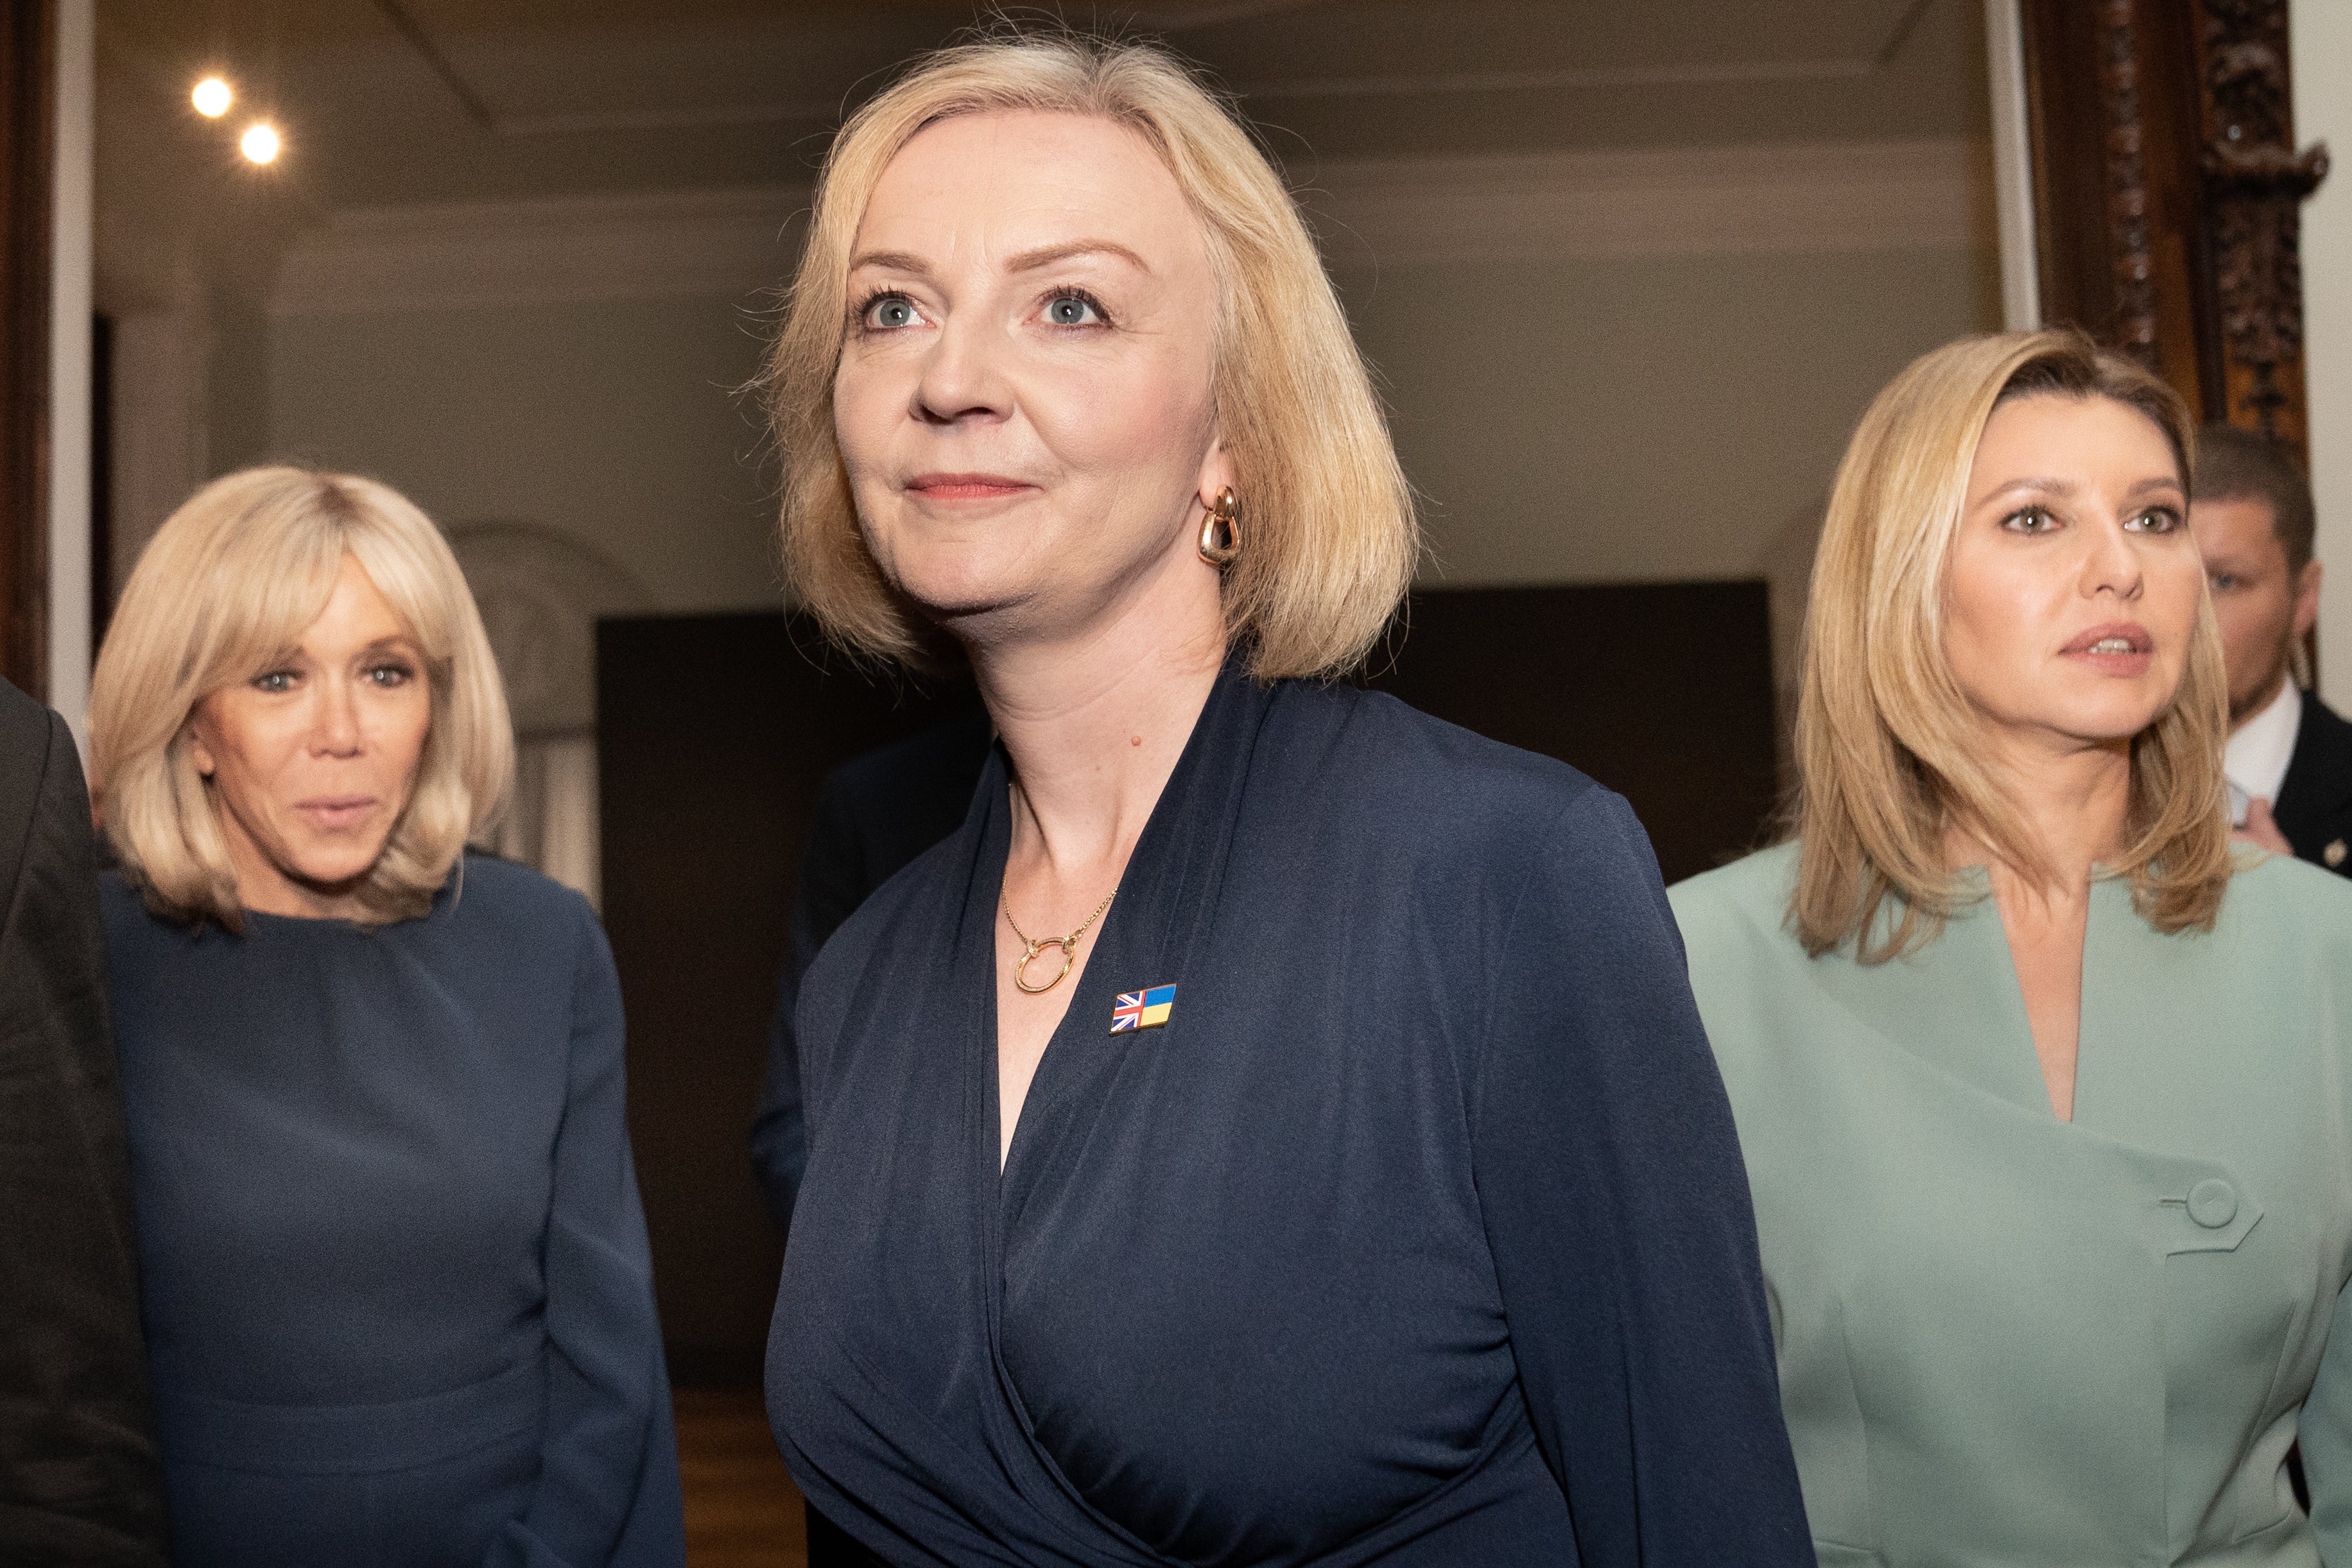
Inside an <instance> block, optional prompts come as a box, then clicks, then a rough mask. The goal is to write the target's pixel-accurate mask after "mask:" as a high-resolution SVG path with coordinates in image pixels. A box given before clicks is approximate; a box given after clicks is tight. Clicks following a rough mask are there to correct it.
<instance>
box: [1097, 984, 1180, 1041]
mask: <svg viewBox="0 0 2352 1568" xmlns="http://www.w3.org/2000/svg"><path fill="white" fill-rule="evenodd" d="M1175 1010H1176V988H1175V987H1173V986H1153V987H1150V988H1148V989H1146V990H1140V991H1121V992H1119V994H1118V1004H1117V1005H1116V1006H1114V1007H1113V1008H1112V1009H1110V1031H1111V1033H1113V1034H1126V1033H1128V1032H1129V1031H1130V1030H1139V1029H1158V1028H1159V1027H1160V1025H1161V1024H1164V1023H1166V1022H1167V1021H1168V1015H1169V1014H1170V1013H1172V1012H1174V1011H1175Z"/></svg>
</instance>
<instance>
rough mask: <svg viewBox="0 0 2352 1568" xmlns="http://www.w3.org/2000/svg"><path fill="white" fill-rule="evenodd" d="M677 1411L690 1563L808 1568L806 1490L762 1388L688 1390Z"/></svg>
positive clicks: (697, 1567) (707, 1567) (720, 1567)
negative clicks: (790, 1470)
mask: <svg viewBox="0 0 2352 1568" xmlns="http://www.w3.org/2000/svg"><path fill="white" fill-rule="evenodd" d="M677 1463H678V1471H679V1474H680V1476H681V1477H682V1478H683V1479H684V1480H685V1482H686V1562H687V1568H808V1539H807V1536H806V1533H805V1530H806V1526H805V1524H804V1522H803V1518H802V1514H801V1498H800V1493H798V1492H796V1491H794V1490H793V1479H792V1477H791V1476H789V1475H787V1474H786V1473H785V1472H784V1461H783V1460H782V1458H778V1457H777V1454H776V1440H775V1438H774V1437H772V1436H770V1435H769V1432H768V1412H767V1410H766V1408H765V1407H764V1406H762V1405H761V1401H760V1395H759V1393H758V1391H757V1390H745V1391H743V1392H741V1393H735V1392H732V1391H725V1392H722V1391H719V1390H715V1389H702V1388H682V1389H680V1390H678V1392H677Z"/></svg>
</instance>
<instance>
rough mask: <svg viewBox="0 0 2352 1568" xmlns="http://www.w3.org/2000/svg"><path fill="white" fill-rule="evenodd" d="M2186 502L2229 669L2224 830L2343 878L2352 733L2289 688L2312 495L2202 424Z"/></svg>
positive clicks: (2239, 438) (2251, 440)
mask: <svg viewBox="0 0 2352 1568" xmlns="http://www.w3.org/2000/svg"><path fill="white" fill-rule="evenodd" d="M2191 495H2192V497H2193V499H2192V500H2191V501H2190V503H2189V527H2190V529H2191V530H2192V531H2193V532H2194V533H2195V535H2196V538H2197V548H2198V549H2199V550H2200V552H2201V553H2202V554H2203V556H2204V558H2205V570H2206V574H2207V575H2208V577H2209V578H2210V580H2211V581H2212V588H2213V612H2214V614H2215V616H2216V617H2217V618H2218V619H2219V620H2220V622H2221V644H2222V649H2223V655H2224V658H2225V660H2226V662H2227V664H2228V666H2229V677H2230V743H2229V749H2228V751H2227V753H2226V755H2225V758H2224V762H2223V771H2224V772H2225V773H2226V774H2227V775H2228V777H2229V780H2230V814H2231V821H2232V822H2233V823H2234V824H2235V825H2236V826H2237V828H2238V830H2239V836H2240V837H2242V838H2244V839H2248V840H2250V841H2252V842H2255V843H2258V844H2261V845H2262V846H2263V848H2265V849H2269V850H2273V851H2275V852H2278V853H2280V854H2293V855H2295V856H2298V857H2299V858H2301V859H2304V860H2307V861H2310V862H2314V863H2315V864H2317V865H2323V866H2326V868H2327V869H2328V870H2330V871H2333V872H2336V873H2341V874H2344V875H2347V876H2352V724H2347V723H2346V722H2345V721H2344V720H2343V719H2341V718H2339V717H2337V716H2336V714H2335V712H2334V711H2333V710H2332V709H2330V708H2329V707H2328V706H2326V704H2324V703H2322V702H2321V701H2320V700H2319V698H2318V697H2317V696H2315V695H2313V694H2312V693H2310V692H2308V691H2305V690H2304V689H2302V687H2301V686H2300V685H2298V683H2297V682H2296V680H2295V679H2294V675H2295V666H2296V664H2298V662H2299V660H2300V655H2301V651H2302V648H2303V646H2304V640H2305V638H2306V637H2307V636H2309V635H2310V632H2311V628H2312V626H2313V624H2314V623H2315V622H2316V621H2317V620H2318V618H2319V580H2320V563H2319V562H2318V561H2316V560H2314V559H2312V540H2313V535H2314V532H2315V516H2314V512H2313V507H2312V500H2311V486H2310V484H2309V483H2308V482H2307V481H2306V480H2305V478H2304V476H2303V475H2302V473H2301V471H2300V470H2299V469H2297V467H2296V466H2295V465H2294V460H2293V459H2292V458H2290V457H2289V456H2288V455H2286V454H2285V453H2284V451H2282V450H2281V449H2280V448H2279V447H2278V445H2277V444H2275V443H2273V442H2271V441H2268V440H2266V439H2264V438H2263V437H2262V436H2259V435H2255V434H2252V433H2250V432H2247V431H2243V430H2239V429H2236V428H2234V427H2231V426H2229V425H2208V426H2207V427H2206V428H2205V429H2204V430H2202V431H2200V432H2199V434H2198V437H2197V481H2196V484H2195V486H2193V487H2192V490H2191Z"/></svg>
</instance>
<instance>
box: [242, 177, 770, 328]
mask: <svg viewBox="0 0 2352 1568" xmlns="http://www.w3.org/2000/svg"><path fill="white" fill-rule="evenodd" d="M808 202H809V192H808V189H807V188H806V187H805V186H773V187H761V188H757V189H751V190H727V191H660V192H629V193H609V194H596V195H585V196H551V197H541V198H534V199H532V200H529V201H520V202H452V203H440V204H430V205H416V206H400V207H362V208H348V209H345V210H344V211H341V212H338V213H334V214H330V215H329V216H328V218H327V220H326V221H325V222H324V223H322V224H320V225H318V226H317V227H315V228H312V229H310V230H308V231H307V232H305V233H303V234H302V235H299V236H298V237H297V238H296V239H295V241H294V242H293V244H291V245H290V246H288V247H287V250H286V253H285V255H284V256H283V257H282V259H281V260H280V261H279V263H278V277H277V280H276V283H275V286H274V287H272V288H271V290H270V295H269V304H268V308H269V312H270V314H272V315H274V316H310V315H324V314H340V313H344V312H352V311H401V310H435V309H455V308H467V307H475V306H497V305H558V304H566V303H572V302H576V301H581V300H594V299H658V298H677V297H680V296H693V295H724V296H727V297H730V298H742V297H745V296H749V295H752V294H756V293H758V292H759V291H760V290H761V289H762V288H770V287H774V286H775V285H776V284H778V283H780V282H782V279H783V277H784V273H785V270H786V269H787V268H788V267H790V266H791V265H792V262H793V257H794V256H797V255H798V254H799V246H798V241H797V240H796V238H794V237H793V235H789V234H787V233H786V230H787V227H788V226H789V225H790V224H791V222H792V219H793V215H794V214H798V213H802V212H804V211H806V209H807V207H808Z"/></svg>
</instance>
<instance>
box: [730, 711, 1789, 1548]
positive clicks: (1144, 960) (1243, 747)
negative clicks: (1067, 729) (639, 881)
mask: <svg viewBox="0 0 2352 1568" xmlns="http://www.w3.org/2000/svg"><path fill="white" fill-rule="evenodd" d="M1008 841H1009V803H1008V798H1007V792H1006V774H1005V762H1004V758H1003V753H1002V752H1001V751H1000V752H999V753H998V754H997V755H996V757H995V758H993V759H992V762H991V763H990V766H989V768H988V770H987V772H986V773H985V775H984V776H983V777H982V781H981V785H980V788H979V789H978V791H977V793H976V794H975V796H974V799H973V802H972V806H971V813H970V815H969V817H968V818H967V820H966V821H965V823H964V825H963V827H962V829H961V831H959V832H958V833H957V834H955V835H954V836H953V837H951V838H950V839H948V840H947V841H944V842H943V843H941V844H940V845H938V846H936V847H935V848H933V849H932V850H930V851H929V852H927V853H926V854H924V855H923V856H922V857H921V858H920V859H919V860H917V861H916V862H913V863H912V864H910V865H909V866H908V867H907V869H906V870H905V871H903V872H901V873H899V874H898V876H897V877H895V878H894V879H892V880H891V881H890V882H889V883H887V884H886V885H885V886H884V887H883V888H882V889H881V890H880V891H879V892H877V894H875V895H874V896H873V897H872V898H871V899H870V900H868V901H867V902H866V904H865V905H864V906H863V907H862V908H861V909H860V910H859V911H858V912H857V914H856V915H854V916H853V917H852V918H851V919H850V920H849V922H848V923H847V924H846V925H845V926H844V927H843V928H842V930H841V931H840V933H839V934H838V935H837V936H835V938H834V940H833V941H832V942H831V943H830V944H828V945H827V946H826V947H825V949H824V952H823V953H822V954H821V955H820V956H819V957H818V958H817V961H816V963H815V964H814V967H812V968H811V970H810V972H809V975H808V977H807V979H806V982H805V985H804V988H803V992H802V997H801V1001H800V1007H799V1013H798V1030H797V1035H798V1044H799V1052H800V1061H799V1081H800V1089H801V1092H802V1095H803V1103H804V1111H805V1117H806V1127H807V1145H806V1147H807V1165H806V1169H805V1173H804V1178H803V1182H802V1185H801V1186H800V1189H799V1194H798V1198H797V1203H796V1207H794V1210H793V1221H792V1236H791V1240H790V1244H789V1246H788V1247H787V1249H786V1252H785V1258H784V1268H783V1277H782V1285H781V1288H780V1291H779V1293H778V1298H777V1305H776V1315H775V1321H774V1326H773V1329H772V1334H771V1339H770V1344H769V1352H768V1399H769V1410H770V1415H771V1417H772V1422H773V1424H774V1427H775V1430H776V1433H777V1437H778V1439H779V1442H780V1444H781V1446H782V1449H783V1452H784V1456H785V1458H786V1461H787V1462H788V1463H789V1464H790V1466H791V1468H792V1470H793V1475H794V1477H795V1479H797V1480H798V1481H799V1483H800V1485H801V1487H802V1489H803V1491H804V1492H805V1493H806V1494H807V1495H808V1497H809V1499H810V1500H811V1501H812V1502H813V1504H814V1506H815V1507H816V1508H817V1509H818V1510H820V1511H822V1512H824V1514H825V1515H826V1516H828V1517H829V1518H830V1519H832V1520H833V1521H835V1523H837V1524H838V1525H840V1526H841V1527H842V1528H844V1529H845V1530H846V1531H848V1532H849V1533H850V1534H851V1535H853V1536H855V1537H856V1539H857V1540H858V1541H859V1542H862V1543H864V1544H865V1545H866V1547H868V1548H869V1549H871V1550H872V1551H874V1552H877V1553H878V1554H879V1555H880V1556H882V1557H884V1558H886V1559H887V1560H888V1561H890V1562H892V1563H950V1564H959V1565H961V1564H982V1563H1004V1564H1013V1563H1028V1564H1087V1565H1097V1564H1099V1565H1109V1564H1145V1563H1201V1564H1211V1563H1215V1564H1239V1563H1253V1564H1268V1565H1274V1564H1292V1563H1328V1564H1334V1565H1344V1564H1354V1563H1383V1564H1428V1565H1432V1568H1434V1565H1437V1564H1446V1565H1459V1564H1468V1563H1476V1564H1480V1565H1482V1568H1516V1565H1519V1564H1528V1565H1532V1564H1538V1563H1541V1564H1546V1565H1548V1568H1558V1565H1559V1564H1564V1563H1593V1564H1621V1563H1687V1564H1708V1565H1714V1564H1723V1563H1743V1564H1757V1565H1771V1564H1782V1563H1786V1564H1791V1565H1794V1564H1808V1565H1810V1564H1811V1562H1812V1552H1811V1545H1810V1543H1809V1541H1808V1538H1807V1533H1806V1529H1805V1520H1804V1511H1803V1504H1802V1501H1801V1497H1800V1494H1799V1490H1798V1483H1797V1478H1796V1471H1795V1468H1794V1465H1793V1463H1792V1461H1791V1459H1790V1450H1789V1444H1788V1438H1787V1436H1786V1433H1785V1430H1784V1428H1783V1427H1782V1424H1781V1418H1780V1398H1779V1393H1778V1384H1777V1381H1776V1378H1775V1375H1774V1371H1773V1360H1772V1340H1771V1331H1770V1327H1769V1321H1768V1317H1767V1313H1766V1307H1765V1301H1764V1292H1763V1287H1762V1283H1761V1280H1760V1275H1759V1268H1758V1263H1757V1250H1756V1237H1755V1228H1754V1221H1753V1218H1752V1216H1751V1212H1750V1209H1749V1205H1748V1189H1747V1184H1746V1178H1745V1176H1744V1174H1743V1171H1742V1168H1741V1163H1740V1157H1739V1150H1738V1145H1737V1143H1736V1142H1735V1139H1734V1135H1733V1131H1732V1123H1731V1114H1730V1110H1729V1107H1728V1105H1727V1102H1726V1099H1725V1095H1724V1090H1723V1085H1722V1083H1721V1081H1720V1080H1719V1078H1718V1077H1717V1072H1716V1068H1715V1065H1714V1061H1713V1059H1712V1057H1711V1054H1710V1052H1709V1051H1708V1048H1707V1042H1706V1036H1705V1034H1704V1033H1703V1032H1702V1030H1701V1028H1700V1025H1699V1020H1698V1016H1697V1013H1696V1009H1695V1007H1694V1006H1693V1003H1692V1000H1691V996H1690V992H1689V989H1688V987H1687V984H1686V982H1685V977H1684V967H1683V955H1682V948H1681V944H1680V941H1679V939H1678V937H1677V936H1676V933H1675V925H1674V921H1673V918H1672V916H1671V915H1670V914H1669V913H1668V910H1667V906H1666V902H1665V896H1664V890H1663V888H1662V887H1661V886H1660V883H1659V878H1658V872H1657V868H1656V864H1655V862H1654V858H1653V856H1652V854H1651V852H1650V849H1649V845H1648V841H1647V840H1646V838H1645V837H1644V836H1643V832H1642V830H1641V828H1640V826H1639V825H1638V824H1637V823H1636V822H1635V821H1634V820H1633V813H1632V812H1631V811H1630V810H1628V809H1627V808H1626V806H1625V803H1624V802H1623V801H1622V800H1620V799H1618V798H1617V797H1616V796H1614V795H1612V794H1611V793H1609V792H1608V791H1607V790H1604V789H1601V788H1599V787H1598V786H1596V785H1594V784H1593V783H1592V782H1591V780H1589V779H1585V778H1583V777H1582V776H1580V775H1579V774H1577V773H1576V772H1574V771H1573V770H1572V769H1570V768H1566V767H1563V766H1561V765H1560V764H1559V763H1556V762H1552V761H1549V760H1547V759H1544V758H1538V757H1533V756H1530V755H1528V754H1527V753H1524V752H1519V751H1516V750H1513V749H1511V748H1509V747H1503V746H1499V745H1496V744H1495V743H1493V742H1490V741H1486V740H1483V739H1481V738H1479V737H1475V736H1473V735H1470V734H1468V733H1467V732H1465V731H1463V730H1460V729H1456V728H1454V727H1451V726H1449V725H1445V724H1442V723H1439V722H1438V721H1436V720H1434V719H1432V718H1429V717H1427V716H1423V715H1421V714H1418V713H1415V712H1414V711H1412V709H1410V708H1407V707H1405V706H1402V704H1399V703H1397V702H1395V701H1394V700H1392V699H1391V698H1388V697H1385V696H1381V695H1368V694H1365V693H1362V692H1358V691H1355V690H1352V689H1348V688H1329V687H1319V686H1313V685H1302V684H1298V683H1294V682H1284V683H1277V684H1276V685H1272V686H1270V687H1269V686H1260V685H1255V684H1253V683H1252V682H1250V681H1249V680H1247V679H1245V678H1244V677H1243V676H1242V675H1241V674H1238V673H1237V672H1236V671H1235V670H1234V669H1232V668H1228V669H1227V670H1226V671H1225V672H1224V673H1223V674H1222V675H1221V676H1220V677H1219V679H1218V681H1217V684H1216V686H1215V689H1214V691H1213V695H1211V696H1210V698H1209V701H1208V704H1207V706H1206V708H1205V710H1204V711H1203V712H1202V716H1201V717H1200V720H1199V722H1198V724H1197V726H1196V727H1195V729H1194V732H1193V734H1192V738H1191V740H1190V742H1189V744H1188V746H1187V748H1186V750H1185V752H1184V754H1183V756H1182V758H1181V761H1180V762H1179V763H1178V765H1177V768H1176V769H1175V771H1174V773H1173V775H1172V776H1171V779H1170V780H1169V782H1168V785H1167V788H1166V789H1165V790H1164V791H1163V792H1162V795H1161V798H1160V801H1159V804H1158V806H1157V808H1156V810H1154V812H1153V815H1152V817H1151V819H1150V822H1149V823H1148V825H1147V826H1146V828H1145V831H1144V832H1143V834H1142V836H1141V838H1140V840H1139V842H1138V843H1137V846H1136V849H1135V852H1134V855H1133V857H1132V859H1131V860H1130V862H1129V866H1128V870H1127V873H1126V875H1125V878H1124V880H1123V881H1122V883H1121V884H1120V888H1119V893H1118V897H1117V898H1116V899H1115V900H1114V901H1113V902H1112V904H1111V906H1110V911H1109V913H1108V915H1106V916H1105V917H1104V920H1103V924H1102V925H1100V927H1099V928H1098V929H1099V933H1100V935H1099V936H1098V937H1097V938H1096V941H1097V946H1096V947H1095V949H1094V951H1093V953H1092V955H1091V956H1090V957H1089V958H1088V960H1087V967H1086V970H1085V972H1084V974H1083V976H1082V977H1081V978H1080V981H1079V982H1078V983H1077V989H1076V993H1075V994H1074V995H1073V996H1072V998H1071V999H1070V1005H1069V1010H1068V1013H1067V1016H1066V1019H1064V1021H1063V1023H1062V1025H1061V1027H1060V1029H1059V1030H1058V1031H1057V1032H1056V1033H1055V1036H1054V1037H1053V1040H1052V1041H1051V1043H1050V1045H1049V1046H1048V1048H1047V1050H1046V1051H1045V1058H1044V1060H1043V1061H1042V1062H1041V1064H1040V1065H1039V1067H1038V1070H1037V1074H1036V1078H1035V1080H1034V1083H1033V1085H1032V1087H1031V1089H1030V1091H1029V1094H1028V1098H1027V1099H1026V1100H1025V1101H1024V1103H1023V1106H1022V1110H1021V1115H1020V1120H1019V1123H1018V1125H1017V1127H1016V1129H1015V1132H1014V1135H1013V1142H1012V1145H1011V1148H1010V1150H1009V1157H1008V1158H1007V1159H1006V1161H1005V1163H1004V1165H1003V1171H1002V1174H1001V1176H1000V1172H999V1167H998V1141H999V1135H1000V1134H999V1132H998V1112H997V1100H996V1031H995V995H996V990H995V977H994V967H995V952H996V946H995V932H994V926H995V922H996V920H997V918H998V915H997V897H998V889H999V887H1000V885H1001V883H1002V881H1003V870H1004V861H1005V853H1006V846H1007V843H1008ZM1163 986H1173V987H1174V988H1175V990H1176V994H1175V997H1174V998H1173V1006H1172V1008H1171V1009H1170V1011H1169V1013H1168V1016H1167V1019H1166V1021H1165V1022H1164V1023H1163V1024H1161V1025H1160V1027H1158V1028H1153V1029H1133V1030H1123V1031H1119V1032H1113V1031H1112V1030H1111V1028H1110V1025H1111V1023H1112V1021H1113V1014H1114V1010H1115V1009H1118V1008H1119V1006H1120V1005H1121V1002H1120V998H1121V995H1122V993H1135V992H1140V991H1144V990H1147V989H1150V988H1159V987H1163Z"/></svg>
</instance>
